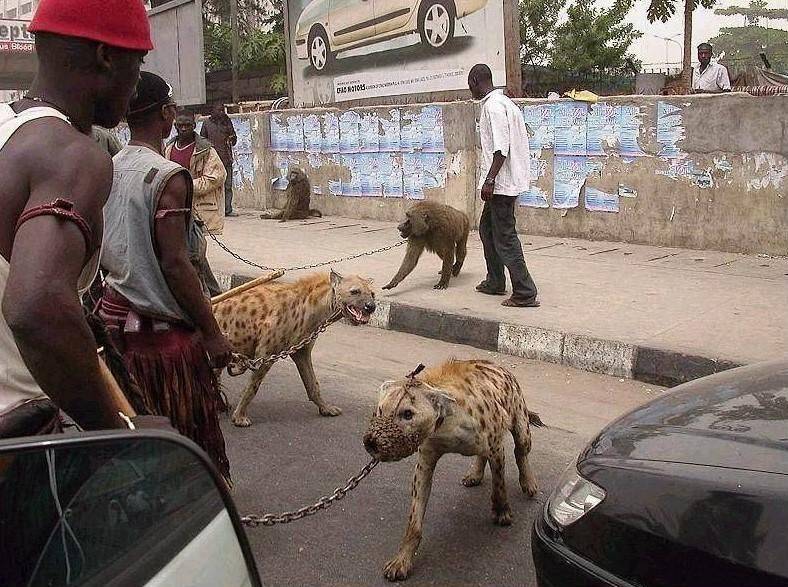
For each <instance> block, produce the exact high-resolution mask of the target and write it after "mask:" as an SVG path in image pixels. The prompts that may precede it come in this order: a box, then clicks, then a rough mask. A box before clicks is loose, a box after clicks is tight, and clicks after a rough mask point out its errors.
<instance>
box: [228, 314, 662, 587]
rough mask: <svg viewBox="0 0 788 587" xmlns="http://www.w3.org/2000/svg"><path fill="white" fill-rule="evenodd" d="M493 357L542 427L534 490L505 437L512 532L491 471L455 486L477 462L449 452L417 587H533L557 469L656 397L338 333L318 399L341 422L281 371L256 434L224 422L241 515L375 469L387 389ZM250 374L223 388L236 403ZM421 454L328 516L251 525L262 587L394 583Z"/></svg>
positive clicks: (548, 369)
mask: <svg viewBox="0 0 788 587" xmlns="http://www.w3.org/2000/svg"><path fill="white" fill-rule="evenodd" d="M452 356H453V357H458V358H490V359H493V360H497V361H500V362H501V363H502V364H505V365H507V366H508V367H510V368H513V370H514V372H515V374H516V375H517V376H518V379H519V380H520V382H521V384H522V385H523V386H524V388H525V389H526V394H527V398H528V406H529V409H531V410H533V411H536V412H538V413H539V414H540V416H541V417H542V420H543V421H544V422H545V423H546V424H547V425H548V428H547V429H537V430H535V432H534V435H533V450H532V453H531V459H532V463H533V464H534V466H535V469H536V474H537V479H538V481H539V484H540V491H539V494H538V496H537V498H536V499H533V500H529V499H527V498H526V497H525V496H524V495H523V494H522V493H521V492H520V491H519V488H518V486H517V477H516V466H515V464H514V458H513V456H512V452H511V439H508V443H509V447H510V449H509V452H507V471H506V473H507V474H506V477H507V483H508V485H507V487H508V490H509V499H510V502H511V505H512V509H513V514H514V524H513V525H512V526H511V527H508V528H501V527H498V526H495V525H493V523H492V519H491V515H490V479H489V470H488V471H487V476H486V477H485V481H484V482H483V483H482V485H481V486H480V487H476V488H465V487H463V486H462V485H461V484H460V479H461V478H462V476H463V475H464V473H465V470H466V468H467V466H468V465H469V464H470V459H468V458H466V457H462V456H460V455H447V456H445V457H444V458H443V459H442V460H441V462H440V463H439V464H438V469H437V471H436V474H435V480H434V485H433V491H432V497H431V499H430V503H429V506H428V509H427V516H426V521H425V530H424V538H423V540H422V542H421V546H420V548H419V552H418V553H417V556H416V559H415V563H414V568H413V571H412V574H411V577H410V578H409V579H408V581H407V585H408V586H409V587H418V586H423V585H441V586H443V585H445V586H452V587H456V586H471V585H473V586H490V587H506V586H515V585H517V586H532V585H535V578H534V571H533V561H532V559H531V554H530V532H531V525H532V523H533V520H534V517H535V516H537V515H539V513H540V511H541V508H542V505H543V504H544V501H545V499H546V497H547V495H549V492H550V490H551V489H552V487H553V486H554V485H555V482H556V480H557V478H558V476H559V475H560V474H561V472H562V471H563V470H564V469H565V468H566V467H567V466H568V465H569V464H570V462H571V461H572V460H573V459H574V458H575V456H576V454H577V452H578V451H579V450H580V449H581V448H583V446H584V445H585V443H586V442H587V441H588V440H589V439H590V438H591V437H593V435H594V434H595V433H596V432H597V431H598V430H599V429H601V428H602V427H603V426H604V425H605V424H606V423H607V422H608V421H609V420H611V419H612V418H614V417H616V416H617V415H619V414H622V413H624V412H626V411H628V410H629V409H631V408H633V407H634V406H636V405H639V404H640V403H642V402H644V401H647V400H649V399H652V398H654V397H656V396H657V395H659V394H660V393H661V392H662V390H661V389H660V388H657V387H655V386H650V385H645V384H643V383H639V382H635V381H629V380H620V379H616V378H612V377H606V376H600V375H593V374H590V373H586V372H582V371H576V370H573V369H568V368H565V367H562V366H558V365H552V364H549V363H539V362H536V361H528V360H525V359H518V358H514V357H509V356H506V355H499V354H497V353H490V352H486V351H481V350H478V349H473V348H470V347H464V346H459V345H452V344H446V343H441V342H436V341H434V340H428V339H424V338H420V337H416V336H411V335H407V334H401V333H396V332H390V331H385V330H378V329H374V328H364V327H358V328H353V327H350V326H345V325H341V324H340V325H336V326H334V327H332V328H331V329H330V330H329V331H328V332H326V333H325V334H324V335H322V336H321V338H320V340H319V341H318V343H317V347H316V349H315V353H314V364H315V370H316V372H317V376H318V379H319V381H320V383H321V389H322V394H323V397H324V398H326V399H327V400H328V401H329V402H332V403H335V404H337V405H339V406H340V407H341V408H342V409H343V410H344V413H343V414H342V415H341V416H338V417H336V418H323V417H320V416H319V415H318V413H317V409H316V407H315V406H314V405H313V404H312V403H310V402H309V401H308V400H307V398H306V393H305V392H304V389H303V386H302V385H301V381H300V379H299V378H298V373H297V372H296V370H295V366H294V365H293V364H292V362H290V361H283V362H281V363H280V364H277V365H275V366H274V368H273V369H272V370H271V372H270V373H269V375H268V377H267V378H266V380H265V381H264V382H263V385H262V387H261V391H260V393H259V394H258V395H257V397H256V399H255V401H253V402H252V404H251V406H250V410H249V415H250V417H251V419H252V427H250V428H245V429H243V428H235V427H234V426H233V425H232V424H231V423H230V422H229V419H227V418H226V417H225V421H224V422H223V427H224V431H225V436H226V439H227V445H228V454H229V457H230V463H231V466H232V473H233V476H234V480H235V489H234V491H233V496H234V499H235V501H236V504H237V505H238V509H239V511H240V513H241V514H242V515H243V514H246V513H270V512H276V513H278V512H281V511H285V510H294V509H297V508H299V507H301V506H304V505H307V504H310V503H313V502H315V501H316V500H317V499H318V498H319V497H320V496H321V495H325V494H328V493H330V492H331V491H332V490H333V489H334V488H335V487H337V486H339V485H343V484H344V482H345V480H346V479H347V478H348V477H350V476H351V475H354V474H355V473H357V472H358V471H359V469H360V468H361V467H362V466H363V465H364V464H365V463H367V462H368V460H369V459H368V456H367V454H366V452H365V451H364V448H363V446H362V443H361V437H362V434H363V432H364V430H365V428H366V424H367V421H368V418H369V416H370V414H371V412H372V410H373V407H374V406H375V404H376V401H377V393H378V387H379V385H380V384H381V383H382V382H383V381H385V380H387V379H392V378H398V377H401V376H403V375H405V374H406V373H407V372H409V371H411V370H412V369H413V368H414V367H415V366H416V365H417V364H418V363H420V362H421V363H425V364H427V365H430V364H435V363H438V362H440V361H442V360H445V359H447V358H449V357H452ZM246 382H247V376H241V377H237V378H229V377H227V376H226V375H225V376H224V384H225V388H226V389H227V392H228V395H229V397H230V400H231V402H232V403H234V402H235V401H236V400H237V398H238V394H239V393H240V390H241V388H242V386H243V385H246ZM413 466H414V458H413V457H411V458H410V459H406V460H404V461H401V462H399V463H394V464H390V463H383V464H381V465H379V466H378V467H377V468H376V469H375V470H374V471H373V472H372V474H371V475H370V476H369V477H368V478H367V479H365V480H364V481H363V482H362V483H361V485H359V487H358V488H357V489H356V490H355V491H353V492H352V493H351V494H350V495H348V496H347V497H346V498H345V499H344V500H343V501H341V502H339V503H336V504H335V505H334V506H333V507H332V508H331V509H329V510H327V511H324V512H321V513H318V514H317V515H316V516H313V517H311V518H308V519H303V520H299V521H296V522H293V523H291V524H288V525H279V526H275V527H273V528H263V527H259V528H250V529H248V530H247V534H248V536H249V539H250V541H251V543H252V547H253V550H254V552H255V557H256V559H257V563H258V567H259V570H260V573H261V575H262V577H263V582H264V584H265V585H268V586H272V587H279V586H288V587H298V586H308V587H318V586H320V587H323V586H325V587H329V586H351V585H353V586H357V585H364V586H366V585H386V584H388V583H387V581H386V580H385V579H384V578H383V576H382V568H383V565H384V563H385V562H386V561H387V560H388V559H389V558H391V557H392V556H393V555H394V554H395V553H396V550H397V546H398V544H399V540H400V537H401V534H402V532H403V530H404V527H405V522H406V516H407V511H408V505H409V499H410V478H411V473H412V468H413Z"/></svg>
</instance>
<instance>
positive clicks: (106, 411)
mask: <svg viewBox="0 0 788 587" xmlns="http://www.w3.org/2000/svg"><path fill="white" fill-rule="evenodd" d="M29 30H30V31H31V32H34V33H35V44H36V54H37V57H38V63H39V66H38V75H37V77H36V79H35V81H34V82H33V85H32V87H31V88H30V91H29V93H28V95H27V97H26V98H25V99H23V100H21V101H19V102H16V103H14V104H10V105H8V104H2V105H0V182H1V183H2V186H3V190H2V192H0V203H1V204H2V208H3V213H2V214H1V215H0V296H1V297H2V313H0V438H2V437H4V436H6V437H8V436H21V435H26V434H36V433H46V432H52V431H54V430H56V429H57V428H58V418H57V409H58V408H59V409H61V410H63V411H64V412H66V413H67V414H68V415H69V416H70V417H71V418H73V419H74V421H75V422H76V423H77V424H79V426H81V427H82V428H84V429H101V428H118V427H125V426H126V424H125V420H124V419H123V417H122V416H121V415H120V414H119V412H123V413H124V414H129V412H130V406H129V404H128V402H127V401H125V399H124V398H123V397H122V396H117V395H113V394H112V393H111V392H110V390H109V389H108V387H107V386H106V385H105V383H104V380H103V379H102V374H101V368H100V365H99V361H98V359H97V355H96V344H95V340H94V338H93V336H92V334H91V331H90V329H89V327H88V325H87V323H86V322H85V319H84V317H83V314H82V309H81V306H80V302H79V297H78V293H77V292H78V289H79V288H80V287H81V286H87V285H89V283H90V281H91V279H92V277H93V275H94V271H95V268H96V266H97V257H98V255H97V253H98V249H99V246H100V244H101V238H102V230H103V226H102V208H103V206H104V203H105V201H106V199H107V196H108V195H109V192H110V188H111V186H112V161H111V159H110V157H109V154H108V153H106V152H104V151H102V150H101V149H100V148H99V146H98V145H97V144H96V142H95V141H94V140H93V139H92V138H91V127H92V125H93V124H98V125H101V126H103V127H105V128H112V127H114V126H116V125H117V124H118V122H120V120H121V118H122V116H123V115H124V113H125V112H126V110H127V108H128V105H129V100H130V98H131V96H132V94H133V92H134V88H135V86H136V83H137V80H138V79H139V71H140V65H141V64H142V62H143V58H144V56H145V54H146V53H147V51H149V50H150V49H152V48H153V45H152V42H151V38H150V28H149V24H148V19H147V15H146V13H145V8H144V6H143V4H142V1H141V0H42V1H41V3H40V5H39V7H38V10H37V12H36V16H35V18H34V19H33V21H32V22H31V24H30V27H29ZM53 404H54V405H53ZM132 415H133V414H132Z"/></svg>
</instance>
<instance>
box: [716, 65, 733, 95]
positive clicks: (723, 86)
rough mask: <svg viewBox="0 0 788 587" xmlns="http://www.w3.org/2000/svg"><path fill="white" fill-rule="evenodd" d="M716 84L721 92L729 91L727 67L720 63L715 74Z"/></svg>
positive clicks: (729, 80) (729, 81)
mask: <svg viewBox="0 0 788 587" xmlns="http://www.w3.org/2000/svg"><path fill="white" fill-rule="evenodd" d="M717 86H718V87H719V88H720V90H722V91H723V92H730V91H731V79H730V77H728V68H727V67H725V66H724V65H722V64H720V67H719V73H718V74H717Z"/></svg>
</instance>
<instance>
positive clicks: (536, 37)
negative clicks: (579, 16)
mask: <svg viewBox="0 0 788 587" xmlns="http://www.w3.org/2000/svg"><path fill="white" fill-rule="evenodd" d="M566 3H567V0H520V56H521V58H522V60H523V62H524V63H528V64H530V65H547V63H548V61H549V59H550V48H551V47H552V45H553V41H554V39H555V28H556V27H555V23H556V22H558V17H559V15H560V14H561V11H562V10H563V9H564V7H565V6H566Z"/></svg>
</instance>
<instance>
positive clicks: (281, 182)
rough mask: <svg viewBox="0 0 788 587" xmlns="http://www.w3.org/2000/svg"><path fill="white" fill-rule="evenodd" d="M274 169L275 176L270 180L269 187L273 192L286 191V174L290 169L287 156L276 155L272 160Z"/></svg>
mask: <svg viewBox="0 0 788 587" xmlns="http://www.w3.org/2000/svg"><path fill="white" fill-rule="evenodd" d="M274 167H275V168H276V176H275V177H273V178H272V179H271V187H272V188H273V189H275V190H286V189H287V186H288V183H289V182H288V181H287V172H288V170H289V168H290V163H289V161H288V159H287V155H283V154H281V153H277V154H276V157H275V158H274Z"/></svg>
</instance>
